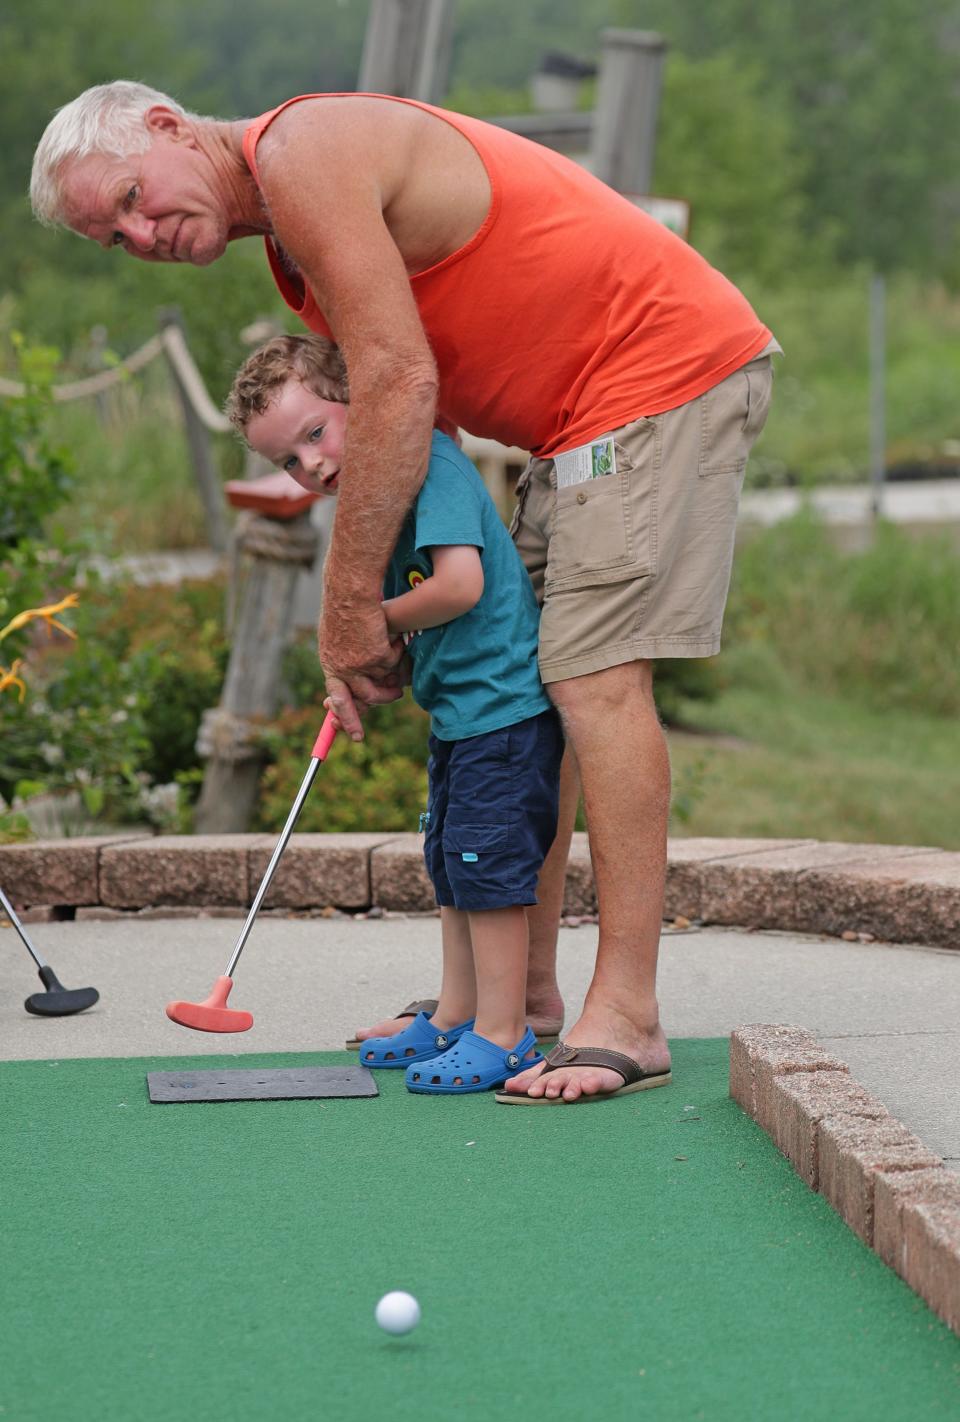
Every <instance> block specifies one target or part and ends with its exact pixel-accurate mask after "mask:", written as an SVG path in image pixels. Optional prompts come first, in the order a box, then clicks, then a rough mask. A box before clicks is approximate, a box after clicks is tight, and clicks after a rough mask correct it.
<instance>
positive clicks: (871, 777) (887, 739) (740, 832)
mask: <svg viewBox="0 0 960 1422" xmlns="http://www.w3.org/2000/svg"><path fill="white" fill-rule="evenodd" d="M690 719H691V721H692V722H695V723H696V725H697V727H698V732H699V733H698V734H691V733H690V732H689V731H672V732H670V733H669V736H668V739H669V742H670V756H671V762H672V766H673V777H674V815H673V822H672V832H673V833H674V834H679V835H720V836H723V835H728V836H748V837H749V836H759V837H764V836H770V837H772V838H777V839H783V838H792V837H794V836H799V837H803V838H811V839H826V840H840V841H855V842H866V843H878V844H914V845H933V846H937V847H939V848H942V849H956V850H960V820H958V816H957V812H956V807H957V804H958V803H960V757H958V756H957V729H956V723H955V721H953V720H952V719H950V718H947V717H934V716H924V715H922V714H920V713H918V712H914V711H900V710H885V711H876V710H873V709H871V708H870V707H869V706H866V705H864V704H862V703H860V702H857V701H851V700H846V699H844V698H842V697H839V696H830V695H826V694H823V693H817V692H813V691H809V690H805V689H802V688H800V687H797V686H791V685H790V683H789V682H786V683H782V684H781V685H779V686H777V687H774V688H766V689H760V688H756V687H735V688H731V689H729V690H727V691H725V692H723V693H722V694H721V695H720V696H719V698H718V699H717V700H716V701H714V702H712V703H709V704H706V705H704V704H700V703H698V704H697V706H696V708H690Z"/></svg>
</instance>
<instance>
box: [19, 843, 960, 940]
mask: <svg viewBox="0 0 960 1422" xmlns="http://www.w3.org/2000/svg"><path fill="white" fill-rule="evenodd" d="M275 843H276V841H275V839H274V837H273V836H272V835H263V834H237V835H209V836H205V835H163V836H156V837H154V836H150V835H144V834H137V833H131V834H129V835H121V834H116V835H112V836H105V837H103V838H83V839H64V840H48V841H41V842H38V843H33V844H13V845H2V846H0V885H2V886H3V888H4V890H5V892H6V893H7V895H8V896H9V897H10V898H11V899H12V900H13V903H14V905H15V906H16V907H17V908H19V909H22V910H24V911H27V912H28V913H29V914H30V916H31V917H33V918H35V919H36V918H43V917H69V916H70V915H71V914H72V913H73V912H74V911H78V910H82V913H83V916H84V917H92V916H93V915H94V913H95V912H96V911H106V910H110V911H111V916H112V914H114V913H116V914H120V913H124V914H126V913H140V912H145V911H149V912H150V913H151V916H154V915H156V914H158V913H160V912H162V911H163V910H165V909H168V910H170V911H171V912H173V911H177V912H178V913H182V912H183V911H184V910H189V909H191V908H195V909H197V910H200V909H205V910H207V911H217V910H219V911H236V910H241V909H244V908H246V907H247V906H248V905H249V904H250V902H251V900H252V898H253V895H254V893H255V892H256V888H257V885H258V883H259V881H260V877H261V876H262V874H263V872H264V869H265V868H266V865H267V861H268V859H269V856H270V854H271V852H272V850H273V848H274V845H275ZM265 907H272V908H275V909H285V908H286V909H290V910H299V911H304V910H306V911H309V910H322V909H324V908H338V909H345V910H348V911H352V912H358V911H363V910H366V909H369V908H371V907H379V908H381V909H384V910H387V911H390V910H394V911H399V912H408V913H410V912H424V911H428V910H430V909H432V908H433V895H432V892H431V890H430V885H429V883H428V881H427V877H426V874H425V872H424V868H423V859H422V842H421V840H420V837H419V836H417V835H414V834H296V835H294V836H293V838H292V839H291V841H290V845H289V847H288V849H287V852H286V854H285V855H284V858H283V860H282V861H281V863H280V866H279V868H278V870H277V874H276V878H275V880H274V882H273V884H272V885H271V888H270V893H269V896H268V898H267V900H266V904H265ZM596 907H597V905H596V895H595V892H594V884H593V874H592V871H591V868H590V853H589V848H588V845H587V837H586V835H585V834H577V835H575V836H574V842H573V846H572V849H571V853H570V862H569V867H568V870H567V893H566V905H565V910H566V912H567V913H568V914H574V915H575V914H580V915H589V914H593V913H595V912H596ZM665 913H666V916H667V917H668V918H677V917H681V916H682V917H684V918H687V919H690V920H691V921H697V922H702V923H719V924H735V925H738V926H740V927H745V928H779V929H786V930H790V931H793V932H799V933H824V934H830V935H834V936H838V937H842V936H844V935H845V936H847V937H851V936H854V937H856V936H859V935H869V936H870V937H872V938H878V939H883V940H886V941H888V942H893V943H926V944H931V945H934V946H937V947H941V948H956V947H958V946H960V854H958V853H951V852H948V851H946V850H938V849H925V848H914V847H912V846H907V845H884V844H828V843H822V842H820V841H818V840H796V839H794V840H780V839H744V840H737V839H673V840H671V841H670V846H669V866H668V873H667V896H666V909H665Z"/></svg>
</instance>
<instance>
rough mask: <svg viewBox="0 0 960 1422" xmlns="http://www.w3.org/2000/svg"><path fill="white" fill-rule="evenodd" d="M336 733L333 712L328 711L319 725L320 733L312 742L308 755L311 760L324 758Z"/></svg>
mask: <svg viewBox="0 0 960 1422" xmlns="http://www.w3.org/2000/svg"><path fill="white" fill-rule="evenodd" d="M336 734H337V727H336V722H335V721H334V717H333V712H332V711H328V712H327V715H326V719H325V720H324V723H323V725H322V726H321V727H320V734H319V736H318V737H317V739H316V741H315V742H314V747H313V750H312V751H311V752H310V755H311V757H312V759H313V760H326V758H327V755H328V753H329V750H330V747H331V746H332V745H333V740H334V737H335V736H336Z"/></svg>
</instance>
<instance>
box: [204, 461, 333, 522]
mask: <svg viewBox="0 0 960 1422" xmlns="http://www.w3.org/2000/svg"><path fill="white" fill-rule="evenodd" d="M224 490H225V492H226V495H227V501H228V502H229V503H230V504H231V505H232V507H233V508H235V509H252V510H253V511H254V513H260V514H266V515H267V517H268V518H278V519H291V518H299V516H300V515H301V514H302V513H306V511H307V509H308V508H310V506H311V504H315V503H316V502H317V499H318V498H319V497H320V495H319V494H311V493H310V492H309V490H308V489H301V487H300V485H299V484H298V483H297V482H296V480H295V479H291V478H290V475H289V474H284V473H283V472H282V471H281V470H278V471H277V473H276V474H261V475H260V476H259V477H258V478H256V479H230V480H228V482H227V483H226V484H225V485H224Z"/></svg>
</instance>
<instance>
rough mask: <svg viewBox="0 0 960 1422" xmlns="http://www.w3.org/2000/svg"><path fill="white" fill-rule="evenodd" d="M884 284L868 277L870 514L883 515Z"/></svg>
mask: <svg viewBox="0 0 960 1422" xmlns="http://www.w3.org/2000/svg"><path fill="white" fill-rule="evenodd" d="M886 308H887V284H886V281H885V279H884V277H883V276H882V275H881V274H880V273H879V272H874V274H873V276H872V277H871V278H870V511H871V513H872V515H873V521H874V523H876V521H877V519H878V518H879V517H880V515H881V513H882V512H883V485H884V480H885V479H886V474H887V408H886V376H887V336H886V325H887V323H886Z"/></svg>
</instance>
